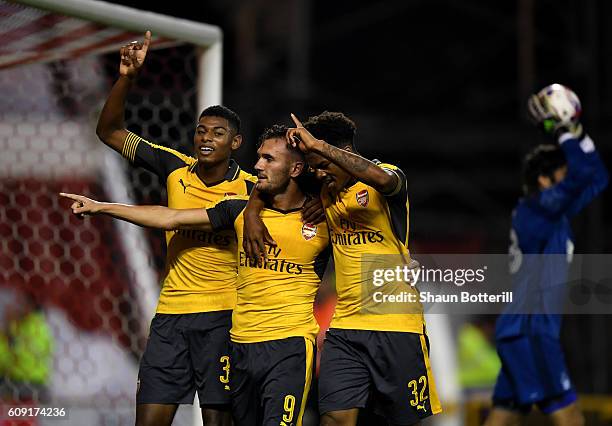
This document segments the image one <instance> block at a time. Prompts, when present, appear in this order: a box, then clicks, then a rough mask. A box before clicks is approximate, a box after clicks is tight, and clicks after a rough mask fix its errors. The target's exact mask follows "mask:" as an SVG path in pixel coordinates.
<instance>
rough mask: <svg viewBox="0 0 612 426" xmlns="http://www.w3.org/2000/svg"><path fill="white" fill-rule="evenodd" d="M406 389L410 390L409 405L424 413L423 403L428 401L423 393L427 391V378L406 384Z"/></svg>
mask: <svg viewBox="0 0 612 426" xmlns="http://www.w3.org/2000/svg"><path fill="white" fill-rule="evenodd" d="M408 389H409V390H410V393H411V397H410V405H412V406H413V407H416V409H417V410H423V411H426V410H427V409H426V408H425V401H426V400H427V399H429V395H427V394H426V393H425V390H426V389H427V376H421V377H419V378H418V379H416V380H411V381H409V382H408Z"/></svg>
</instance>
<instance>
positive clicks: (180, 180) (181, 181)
mask: <svg viewBox="0 0 612 426" xmlns="http://www.w3.org/2000/svg"><path fill="white" fill-rule="evenodd" d="M179 183H180V184H181V186H182V187H183V194H185V193H186V192H187V187H188V186H191V184H189V185H185V182H183V179H179Z"/></svg>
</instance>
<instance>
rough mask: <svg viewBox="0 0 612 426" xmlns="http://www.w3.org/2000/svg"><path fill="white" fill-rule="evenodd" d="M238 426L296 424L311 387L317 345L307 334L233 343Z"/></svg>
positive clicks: (232, 380)
mask: <svg viewBox="0 0 612 426" xmlns="http://www.w3.org/2000/svg"><path fill="white" fill-rule="evenodd" d="M231 348H232V355H231V360H232V373H231V377H230V386H231V388H232V417H233V419H234V425H235V426H279V425H280V426H291V425H293V426H295V425H301V424H302V416H303V415H304V410H305V408H306V401H307V399H308V393H309V391H310V383H311V380H312V375H313V372H314V371H313V370H314V363H315V345H314V342H312V341H311V340H309V339H306V338H304V337H289V338H286V339H279V340H269V341H265V342H257V343H235V342H232V343H231Z"/></svg>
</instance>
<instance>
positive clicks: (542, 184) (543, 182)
mask: <svg viewBox="0 0 612 426" xmlns="http://www.w3.org/2000/svg"><path fill="white" fill-rule="evenodd" d="M552 185H553V183H552V179H551V178H550V177H548V176H545V175H540V176H538V187H539V188H540V191H542V190H544V189H548V188H550V187H551V186H552Z"/></svg>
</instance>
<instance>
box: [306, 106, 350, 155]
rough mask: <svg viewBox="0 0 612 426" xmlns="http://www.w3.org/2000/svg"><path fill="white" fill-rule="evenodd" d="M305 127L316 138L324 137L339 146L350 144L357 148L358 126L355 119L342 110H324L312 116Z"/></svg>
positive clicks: (329, 142) (326, 140)
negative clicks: (356, 135)
mask: <svg viewBox="0 0 612 426" xmlns="http://www.w3.org/2000/svg"><path fill="white" fill-rule="evenodd" d="M304 127H305V128H306V129H307V130H308V131H309V132H310V133H312V135H313V136H314V137H316V138H319V139H323V140H324V141H325V142H327V143H328V144H330V145H333V146H336V147H338V148H344V147H346V146H350V147H351V148H352V149H353V150H354V149H355V134H356V133H357V128H356V126H355V123H354V122H353V120H351V119H350V118H348V117H347V116H346V115H344V114H343V113H341V112H330V111H324V112H322V113H321V114H319V115H315V116H313V117H310V118H309V119H308V121H306V123H304Z"/></svg>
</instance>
